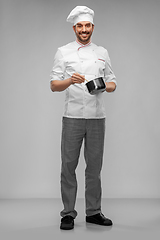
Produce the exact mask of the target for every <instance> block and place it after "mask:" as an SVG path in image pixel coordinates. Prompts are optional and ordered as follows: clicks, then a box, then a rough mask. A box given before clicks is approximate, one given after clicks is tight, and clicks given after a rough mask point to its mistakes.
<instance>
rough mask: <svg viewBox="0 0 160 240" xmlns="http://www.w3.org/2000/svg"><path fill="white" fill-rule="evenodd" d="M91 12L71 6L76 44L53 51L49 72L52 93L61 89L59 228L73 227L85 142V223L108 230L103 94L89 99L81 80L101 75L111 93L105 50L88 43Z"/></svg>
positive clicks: (111, 78)
mask: <svg viewBox="0 0 160 240" xmlns="http://www.w3.org/2000/svg"><path fill="white" fill-rule="evenodd" d="M93 17H94V11H93V10H92V9H90V8H88V7H86V6H77V7H75V8H74V9H73V10H72V11H71V13H70V14H69V16H68V17H67V21H68V22H70V23H72V24H73V31H74V33H75V36H76V40H75V41H73V42H71V43H69V44H67V45H65V46H62V47H60V48H58V50H57V52H56V54H55V58H54V62H53V68H52V72H51V82H50V88H51V90H52V91H53V92H56V91H58V92H61V91H66V97H65V108H64V114H63V120H62V140H61V158H62V166H61V195H62V202H63V206H64V209H63V210H62V211H61V217H62V219H61V224H60V228H61V229H63V230H69V229H73V228H74V219H75V218H76V216H77V211H76V210H75V202H76V194H77V179H76V173H75V170H76V167H77V165H78V161H79V155H80V150H81V146H82V142H83V141H84V158H85V162H86V169H85V211H86V222H89V223H93V224H99V225H105V226H110V225H112V221H111V220H110V219H108V218H106V217H105V216H104V215H103V214H102V210H101V198H102V189H101V176H100V174H101V168H102V162H103V149H104V137H105V111H104V106H103V96H104V94H105V93H104V92H103V93H97V94H95V95H91V94H90V93H89V92H88V90H87V88H86V82H87V81H91V80H93V79H95V78H98V77H102V78H103V80H104V81H105V84H106V92H113V91H115V89H116V85H117V83H116V80H115V75H114V73H113V70H112V67H111V62H110V58H109V55H108V51H107V50H106V49H105V48H103V47H100V46H97V45H96V44H94V43H92V41H91V36H92V33H93V31H94V22H93Z"/></svg>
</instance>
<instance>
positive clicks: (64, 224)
mask: <svg viewBox="0 0 160 240" xmlns="http://www.w3.org/2000/svg"><path fill="white" fill-rule="evenodd" d="M73 228H74V218H73V217H72V216H70V215H67V216H65V217H63V218H62V219H61V225H60V229H63V230H71V229H73Z"/></svg>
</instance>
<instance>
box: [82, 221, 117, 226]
mask: <svg viewBox="0 0 160 240" xmlns="http://www.w3.org/2000/svg"><path fill="white" fill-rule="evenodd" d="M86 222H87V223H93V224H97V225H101V226H112V225H113V224H112V223H109V224H107V223H106V224H104V223H100V222H98V221H96V220H86Z"/></svg>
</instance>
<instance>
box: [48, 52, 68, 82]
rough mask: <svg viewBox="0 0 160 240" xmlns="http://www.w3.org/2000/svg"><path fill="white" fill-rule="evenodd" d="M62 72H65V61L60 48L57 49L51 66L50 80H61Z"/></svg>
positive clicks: (62, 77)
mask: <svg viewBox="0 0 160 240" xmlns="http://www.w3.org/2000/svg"><path fill="white" fill-rule="evenodd" d="M64 72H65V62H64V59H63V55H62V53H61V51H60V49H58V50H57V52H56V54H55V57H54V61H53V68H52V71H51V74H50V77H51V81H54V80H63V79H64Z"/></svg>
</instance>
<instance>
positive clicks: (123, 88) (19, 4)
mask: <svg viewBox="0 0 160 240" xmlns="http://www.w3.org/2000/svg"><path fill="white" fill-rule="evenodd" d="M76 5H87V6H88V7H90V8H92V9H93V10H94V11H95V18H94V22H95V31H94V34H93V39H92V40H93V42H94V43H96V44H98V45H102V46H104V47H105V48H107V49H108V51H109V54H110V57H111V62H112V66H113V69H114V72H115V74H116V76H117V82H118V88H117V90H116V92H115V93H114V94H104V102H105V108H106V113H107V132H106V140H105V154H104V164H103V171H102V187H103V197H105V198H107V197H108V198H110V197H114V198H121V197H122V198H123V197H128V198H129V197H133V198H134V197H138V198H141V197H142V198H159V197H160V188H159V182H160V174H159V171H160V170H159V169H160V161H159V144H160V141H159V136H160V113H159V89H160V80H159V56H160V54H159V49H160V47H159V42H160V30H159V22H160V14H159V12H160V1H159V0H130V1H127V0H108V1H105V0H98V1H97V0H92V1H91V0H85V1H84V0H81V1H80V2H79V1H78V0H67V1H65V0H64V1H62V0H1V1H0V34H1V37H0V41H1V44H0V58H1V71H0V116H1V117H0V146H1V150H0V198H41V197H42V198H52V197H53V198H59V197H60V183H59V182H60V161H61V160H60V139H61V117H62V113H63V106H64V96H65V92H63V93H52V92H51V91H50V88H49V81H50V77H49V75H50V71H51V68H52V64H53V57H54V54H55V52H56V49H57V47H60V46H62V45H65V44H67V43H68V42H70V41H73V40H74V39H75V35H74V33H73V30H72V26H71V24H69V23H66V21H65V20H66V17H67V15H68V14H69V12H70V11H71V10H72V9H73V8H74V7H75V6H76ZM84 168H85V163H84V159H83V151H82V154H81V157H80V164H79V166H78V169H77V178H78V181H79V189H78V197H84Z"/></svg>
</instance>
